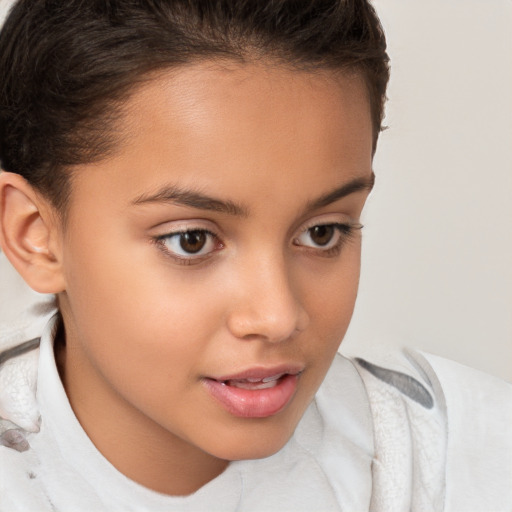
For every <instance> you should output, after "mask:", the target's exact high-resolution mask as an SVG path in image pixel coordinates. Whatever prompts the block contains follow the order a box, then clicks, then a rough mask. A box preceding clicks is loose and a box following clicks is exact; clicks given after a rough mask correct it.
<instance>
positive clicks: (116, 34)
mask: <svg viewBox="0 0 512 512" xmlns="http://www.w3.org/2000/svg"><path fill="white" fill-rule="evenodd" d="M206 59H228V60H229V59H230V60H235V61H239V62H242V63H243V62H250V61H251V60H254V59H270V60H271V61H274V62H277V63H278V64H282V65H286V66H292V67H293V68H296V69H299V70H308V71H314V70H315V69H327V70H333V71H345V72H355V73H358V74H359V75H360V76H361V77H362V78H363V80H364V83H365V84H366V87H367V90H368V97H369V102H370V109H371V115H372V123H373V132H374V135H373V138H374V150H375V146H376V143H377V138H378V134H379V132H380V130H381V124H382V119H383V112H384V103H385V99H386V86H387V82H388V79H389V65H388V61H389V59H388V56H387V53H386V41H385V36H384V32H383V29H382V27H381V25H380V22H379V19H378V17H377V15H376V13H375V11H374V9H373V7H372V6H371V5H370V4H369V3H368V2H367V1H366V0H65V1H62V0H19V1H18V2H17V3H16V4H15V5H14V7H13V8H12V10H11V13H10V15H9V17H8V18H7V20H6V22H5V25H4V27H3V29H2V30H1V32H0V77H2V78H1V82H0V162H1V165H2V168H3V169H4V170H6V171H10V172H14V173H18V174H20V175H22V176H23V177H24V178H25V179H26V180H27V181H28V182H29V183H30V184H31V185H32V186H34V188H36V189H37V190H38V191H39V192H41V193H42V194H43V195H44V196H45V197H47V198H48V199H49V200H50V201H51V203H52V204H53V206H54V207H56V209H57V210H58V211H59V212H61V213H62V211H63V210H65V208H66V205H67V201H68V197H69V193H70V177H71V175H72V170H73V166H76V165H79V164H87V163H93V162H98V161H100V160H101V159H104V158H105V157H107V156H108V155H110V154H112V152H113V151H114V150H115V147H116V142H118V138H116V121H117V120H119V118H120V116H121V113H122V106H123V103H126V100H127V99H128V98H129V97H130V94H131V93H133V91H134V90H135V89H136V87H137V84H140V83H143V82H144V80H147V79H148V77H151V76H152V75H153V73H154V72H158V71H162V70H165V69H169V68H174V67H178V66H182V65H185V64H187V63H192V62H197V61H201V60H206Z"/></svg>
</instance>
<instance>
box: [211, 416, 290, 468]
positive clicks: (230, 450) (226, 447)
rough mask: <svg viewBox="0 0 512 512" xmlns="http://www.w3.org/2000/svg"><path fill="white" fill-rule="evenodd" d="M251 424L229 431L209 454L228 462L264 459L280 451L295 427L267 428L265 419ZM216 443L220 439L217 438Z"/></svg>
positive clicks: (279, 426) (274, 426) (278, 426)
mask: <svg viewBox="0 0 512 512" xmlns="http://www.w3.org/2000/svg"><path fill="white" fill-rule="evenodd" d="M265 422H267V423H266V424H265ZM251 423H252V424H251V425H249V426H246V427H245V428H234V429H230V430H229V431H228V432H227V435H226V438H225V440H223V442H217V443H216V445H215V446H213V447H211V449H210V450H208V451H209V453H210V454H211V455H214V456H215V457H218V458H220V459H223V460H229V461H235V460H253V459H264V458H266V457H270V456H271V455H274V454H275V453H277V452H278V451H279V450H281V448H283V446H284V445H285V444H286V443H287V442H288V441H289V440H290V438H291V437H292V435H293V432H294V431H295V427H296V424H293V425H279V424H278V425H272V426H271V428H269V425H268V421H267V419H266V420H257V421H252V422H251ZM247 427H248V428H247ZM276 427H277V428H276ZM217 441H220V439H219V438H217Z"/></svg>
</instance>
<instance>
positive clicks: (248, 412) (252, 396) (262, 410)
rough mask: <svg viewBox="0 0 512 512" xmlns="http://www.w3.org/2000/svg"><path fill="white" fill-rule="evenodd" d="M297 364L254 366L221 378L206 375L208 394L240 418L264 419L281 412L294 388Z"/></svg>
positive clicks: (290, 398)
mask: <svg viewBox="0 0 512 512" xmlns="http://www.w3.org/2000/svg"><path fill="white" fill-rule="evenodd" d="M300 373H301V369H300V368H297V367H288V368H285V369H283V368H276V369H273V370H272V369H268V370H263V369H253V370H248V371H246V372H243V373H240V374H237V375H234V376H227V377H221V378H205V379H203V382H204V384H205V386H206V389H207V390H208V392H209V393H210V395H211V396H212V397H213V398H214V399H215V400H216V401H217V402H218V403H219V404H220V405H221V406H222V407H223V408H224V409H225V410H226V411H227V412H229V413H230V414H232V415H234V416H237V417H241V418H266V417H268V416H273V415H275V414H277V413H279V412H281V411H282V410H283V409H284V408H285V407H286V406H287V405H288V403H289V402H290V401H291V400H292V398H293V396H294V395H295V392H296V390H297V384H298V381H299V376H300Z"/></svg>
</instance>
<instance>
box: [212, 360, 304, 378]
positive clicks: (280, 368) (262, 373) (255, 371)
mask: <svg viewBox="0 0 512 512" xmlns="http://www.w3.org/2000/svg"><path fill="white" fill-rule="evenodd" d="M303 370H304V365H300V364H295V363H287V364H280V365H276V366H253V367H252V368H247V369H245V370H242V371H240V372H237V373H233V374H230V375H220V376H215V377H208V378H210V379H213V380H217V381H219V382H223V381H227V380H244V379H258V380H263V379H266V378H268V377H275V376H277V375H279V376H282V375H286V374H288V375H298V374H299V373H302V371H303Z"/></svg>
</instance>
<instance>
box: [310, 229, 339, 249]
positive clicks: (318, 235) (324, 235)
mask: <svg viewBox="0 0 512 512" xmlns="http://www.w3.org/2000/svg"><path fill="white" fill-rule="evenodd" d="M333 235H334V228H333V227H332V226H315V227H314V228H311V239H312V240H313V242H315V244H317V245H327V244H328V243H329V242H330V241H331V240H332V237H333Z"/></svg>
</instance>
